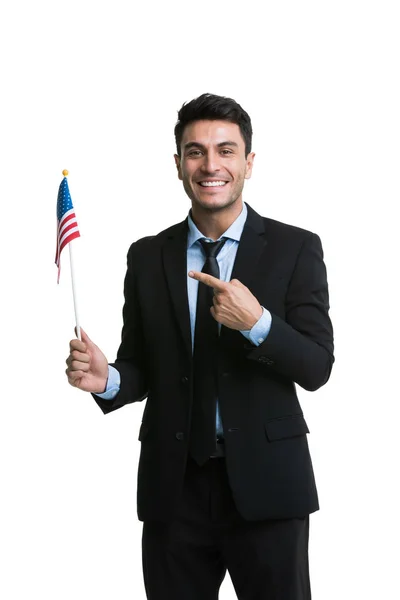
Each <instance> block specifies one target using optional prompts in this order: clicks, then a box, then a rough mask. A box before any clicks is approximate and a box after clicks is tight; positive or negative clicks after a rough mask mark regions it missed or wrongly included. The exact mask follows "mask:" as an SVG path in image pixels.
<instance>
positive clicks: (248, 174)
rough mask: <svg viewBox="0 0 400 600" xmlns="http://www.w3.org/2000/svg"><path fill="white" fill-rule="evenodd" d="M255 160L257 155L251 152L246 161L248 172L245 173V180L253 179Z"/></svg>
mask: <svg viewBox="0 0 400 600" xmlns="http://www.w3.org/2000/svg"><path fill="white" fill-rule="evenodd" d="M254 158H255V153H254V152H249V153H248V155H247V159H246V171H245V175H244V178H245V179H250V177H251V174H252V172H253V163H254Z"/></svg>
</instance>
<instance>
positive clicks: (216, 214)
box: [191, 200, 243, 241]
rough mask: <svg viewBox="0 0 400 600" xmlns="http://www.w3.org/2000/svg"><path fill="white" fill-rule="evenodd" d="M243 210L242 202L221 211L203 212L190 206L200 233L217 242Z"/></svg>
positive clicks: (199, 208)
mask: <svg viewBox="0 0 400 600" xmlns="http://www.w3.org/2000/svg"><path fill="white" fill-rule="evenodd" d="M242 210H243V202H242V200H240V202H234V203H233V204H231V205H230V206H227V207H226V208H223V209H221V210H215V211H213V210H205V209H204V208H203V207H201V206H200V207H199V206H198V205H196V206H193V205H192V215H191V216H192V219H193V221H194V223H195V224H196V227H197V229H198V230H199V231H201V233H202V234H203V235H204V236H205V237H207V238H210V239H212V240H214V241H215V240H217V239H218V238H220V237H221V235H222V234H223V233H225V231H226V230H227V229H229V227H230V226H231V225H232V223H233V222H234V221H236V219H237V218H238V216H239V215H240V213H241V212H242Z"/></svg>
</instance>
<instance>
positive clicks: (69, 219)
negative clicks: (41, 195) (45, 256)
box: [56, 177, 80, 283]
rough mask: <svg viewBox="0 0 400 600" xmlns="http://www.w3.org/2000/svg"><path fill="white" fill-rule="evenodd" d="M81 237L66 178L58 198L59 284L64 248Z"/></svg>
mask: <svg viewBox="0 0 400 600" xmlns="http://www.w3.org/2000/svg"><path fill="white" fill-rule="evenodd" d="M78 237H80V233H79V229H78V223H77V221H76V216H75V210H74V207H73V204H72V200H71V194H70V193H69V188H68V181H67V178H66V177H64V179H63V180H62V182H61V183H60V187H59V189H58V197H57V247H56V265H57V267H58V277H57V283H58V282H59V281H60V271H61V263H60V257H61V252H62V250H63V248H65V246H66V245H67V244H69V242H71V241H72V240H74V239H75V238H78Z"/></svg>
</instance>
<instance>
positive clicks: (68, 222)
mask: <svg viewBox="0 0 400 600" xmlns="http://www.w3.org/2000/svg"><path fill="white" fill-rule="evenodd" d="M70 225H75V227H78V223H77V222H76V219H70V220H69V221H67V222H66V223H63V225H62V226H61V227H60V229H59V231H58V237H61V236H62V235H63V234H64V230H65V229H66V228H67V227H69V226H70Z"/></svg>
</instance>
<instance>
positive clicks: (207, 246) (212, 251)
mask: <svg viewBox="0 0 400 600" xmlns="http://www.w3.org/2000/svg"><path fill="white" fill-rule="evenodd" d="M199 242H200V244H201V245H202V246H203V249H204V252H205V253H206V256H207V258H215V257H216V256H217V255H218V253H219V251H220V250H221V248H222V246H223V245H224V244H225V242H226V238H224V239H222V240H218V242H207V241H206V240H205V239H202V240H199Z"/></svg>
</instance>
